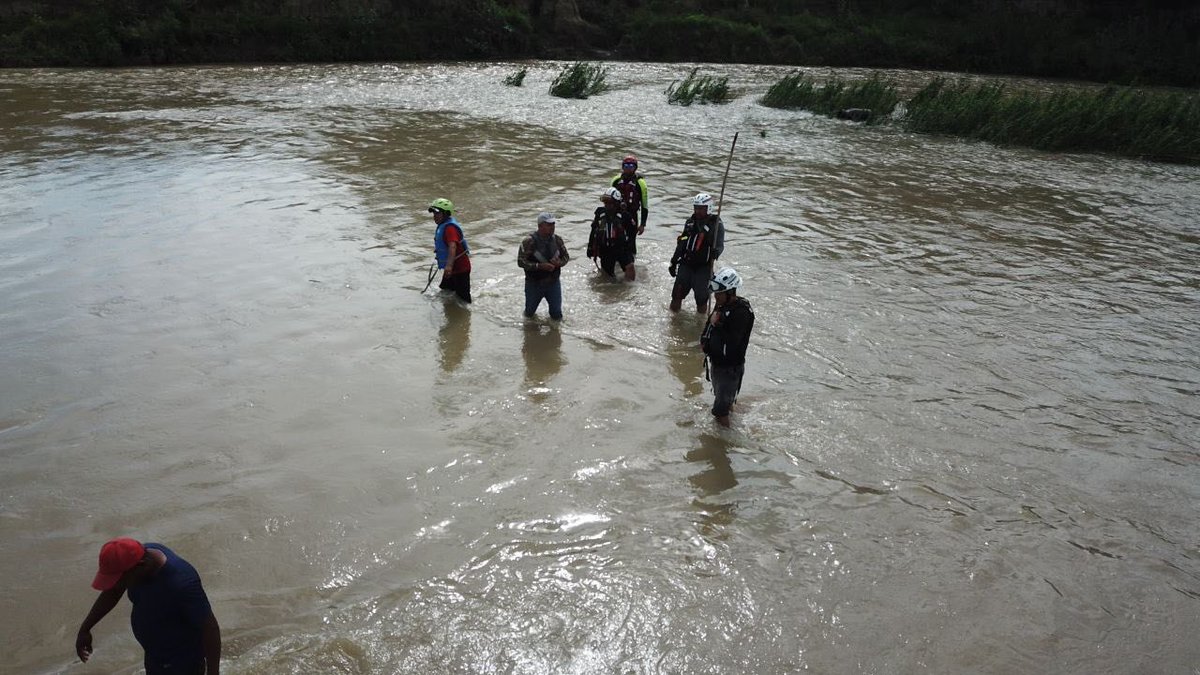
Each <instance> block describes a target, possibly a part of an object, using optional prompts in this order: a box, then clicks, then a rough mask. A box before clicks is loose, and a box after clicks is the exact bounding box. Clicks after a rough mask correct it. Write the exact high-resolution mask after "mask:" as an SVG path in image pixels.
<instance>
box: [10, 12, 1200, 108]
mask: <svg viewBox="0 0 1200 675" xmlns="http://www.w3.org/2000/svg"><path fill="white" fill-rule="evenodd" d="M1078 5H1079V3H1072V2H1067V1H1066V0H1043V1H1041V2H1025V3H1020V4H1017V5H1015V6H1010V5H1007V4H1006V5H1005V6H1004V7H1003V8H1002V9H1000V8H997V7H996V6H995V4H994V3H988V2H983V1H982V0H964V1H963V2H959V3H949V4H947V3H935V2H930V1H923V2H917V1H911V0H910V1H906V2H904V1H902V2H892V3H882V2H874V1H873V0H863V1H849V2H826V1H817V0H814V1H812V2H807V3H781V2H772V1H755V2H752V3H751V2H747V1H745V0H709V1H706V2H682V3H681V2H677V1H668V0H649V1H646V2H640V3H637V4H634V5H631V4H630V3H627V2H624V1H623V0H622V1H618V0H595V1H593V2H588V3H579V2H576V0H551V1H543V2H531V1H530V0H429V1H428V2H426V3H424V4H423V5H422V6H421V7H420V8H417V9H414V8H411V7H409V6H408V5H406V4H404V3H399V2H392V1H388V0H376V1H374V2H371V1H363V0H357V1H355V0H337V1H334V2H325V3H317V2H309V1H307V0H274V1H268V2H253V1H251V0H228V1H226V2H219V3H218V2H184V1H183V0H168V1H166V2H157V1H156V2H152V1H150V0H125V1H124V2H108V3H98V2H97V3H86V4H82V3H65V2H60V1H58V0H43V1H42V2H25V3H20V4H15V5H11V6H9V7H7V8H5V9H3V10H0V66H4V67H32V66H136V65H161V64H195V63H237V62H343V61H410V60H457V59H496V58H539V57H556V58H597V57H601V58H604V59H611V60H623V59H636V60H646V61H707V62H716V63H772V64H784V65H797V66H831V67H868V68H915V69H932V70H951V71H960V72H972V73H989V74H1007V75H1026V76H1035V77H1060V78H1071V79H1080V80H1089V81H1096V82H1111V83H1117V84H1139V85H1170V86H1183V87H1196V86H1200V9H1197V8H1194V7H1191V6H1190V5H1188V6H1186V7H1185V5H1184V3H1179V2H1174V1H1172V0H1155V1H1154V2H1149V3H1146V5H1145V6H1144V7H1141V8H1140V9H1139V10H1138V11H1136V12H1132V13H1131V10H1130V9H1129V8H1127V7H1121V8H1110V7H1108V6H1107V5H1105V6H1096V7H1090V6H1089V7H1080V6H1078ZM797 6H799V9H797Z"/></svg>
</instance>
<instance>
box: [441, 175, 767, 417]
mask: <svg viewBox="0 0 1200 675" xmlns="http://www.w3.org/2000/svg"><path fill="white" fill-rule="evenodd" d="M637 169H638V160H637V157H635V156H633V155H629V156H627V157H625V158H624V159H623V160H622V162H621V173H619V174H618V175H617V176H615V177H614V178H613V179H612V181H611V184H610V185H608V186H606V187H605V188H604V190H603V191H602V192H601V194H600V201H601V205H600V206H599V207H597V208H596V210H595V213H594V214H593V217H592V224H591V231H590V234H589V237H588V244H587V257H588V258H591V259H592V261H593V262H594V263H595V265H596V267H597V269H599V270H600V271H602V272H603V273H604V274H607V275H608V276H610V277H614V278H615V277H617V276H618V268H619V272H620V276H621V277H623V278H624V279H625V280H626V281H634V280H636V279H637V268H636V267H635V265H634V261H635V259H636V257H637V238H638V236H640V235H642V234H644V233H645V231H646V220H647V218H648V217H649V213H650V211H649V199H648V196H647V189H646V180H645V178H643V177H642V175H641V174H639V173H638V171H637ZM715 201H716V200H714V199H713V197H712V195H710V194H708V193H706V192H701V193H699V194H697V195H696V196H695V197H693V198H692V215H691V217H689V218H688V219H687V220H686V221H685V222H684V225H683V231H682V233H681V234H680V235H679V237H678V238H677V239H676V243H675V251H674V253H673V254H672V255H671V261H670V263H669V264H668V266H667V272H668V273H669V274H670V275H671V277H673V278H674V280H675V282H674V284H673V285H672V288H671V304H670V308H671V311H673V312H677V311H679V310H680V309H681V307H682V305H683V301H684V300H685V299H686V298H687V297H688V295H691V296H692V297H693V299H694V300H695V303H696V311H697V312H698V313H700V314H706V313H707V314H708V320H707V321H706V322H705V325H704V329H703V332H702V333H701V335H700V346H701V348H702V349H703V351H704V355H705V375H706V377H708V378H709V379H710V381H711V382H712V384H713V392H714V394H715V400H714V403H713V407H712V414H713V416H714V417H715V418H716V420H717V422H718V423H719V424H721V425H722V426H726V427H727V426H729V413H730V409H731V407H732V405H733V402H734V401H735V400H736V399H737V394H738V391H739V390H740V389H741V383H742V376H743V374H744V372H745V363H746V348H747V347H748V345H749V342H750V333H751V331H752V330H753V329H754V311H753V310H752V308H751V307H750V302H749V301H747V300H746V299H745V298H743V297H740V296H739V295H738V292H739V290H740V288H741V285H742V278H741V276H740V275H739V274H738V273H737V272H736V271H735V270H734V269H733V268H729V267H726V268H722V269H717V268H716V262H717V260H718V259H719V258H720V257H721V254H722V253H724V251H725V224H724V223H723V222H722V221H721V216H720V213H719V211H720V207H719V206H717V208H716V210H715V211H714V203H715ZM429 212H430V213H431V214H433V221H434V223H435V224H436V225H437V229H436V230H435V232H434V254H435V256H436V258H437V267H438V269H440V270H442V281H441V284H440V287H441V288H442V289H443V290H446V291H451V292H453V293H454V294H455V295H457V296H458V298H459V299H460V300H462V301H463V302H465V303H470V302H471V255H470V247H469V246H468V245H467V241H466V236H465V235H464V233H463V230H462V225H460V224H459V223H458V221H457V220H455V218H454V204H453V203H452V202H451V201H450V200H448V199H445V198H438V199H435V200H433V201H432V202H431V203H430V204H429ZM556 224H557V218H556V217H555V215H554V214H553V213H551V212H549V211H543V212H542V213H539V214H538V216H537V229H536V230H535V231H534V232H532V233H531V234H529V235H528V236H526V237H525V238H524V239H522V241H521V245H520V248H519V249H518V250H517V265H518V266H519V267H520V268H521V269H522V270H524V272H525V309H524V315H525V316H526V317H527V318H532V317H533V316H534V314H535V313H536V312H537V308H538V306H539V305H541V302H542V300H545V301H546V304H547V306H548V308H549V311H550V318H551V319H554V320H556V321H558V320H561V319H562V317H563V311H562V283H561V280H560V277H561V274H562V268H563V266H564V265H566V264H567V262H568V261H569V260H570V259H571V256H570V252H569V251H568V250H567V245H566V242H565V241H563V238H562V237H560V236H559V235H558V234H556V233H555V226H556ZM710 296H711V297H712V298H714V299H715V300H716V305H715V308H714V309H713V310H712V311H711V312H709V299H710Z"/></svg>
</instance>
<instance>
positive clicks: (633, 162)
mask: <svg viewBox="0 0 1200 675" xmlns="http://www.w3.org/2000/svg"><path fill="white" fill-rule="evenodd" d="M621 167H622V168H632V169H636V168H637V157H634V156H633V155H626V156H625V159H623V160H621Z"/></svg>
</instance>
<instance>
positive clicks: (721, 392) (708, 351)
mask: <svg viewBox="0 0 1200 675" xmlns="http://www.w3.org/2000/svg"><path fill="white" fill-rule="evenodd" d="M708 285H709V289H710V290H712V291H713V293H714V294H715V300H716V307H715V308H714V309H713V311H712V314H711V315H709V317H708V323H706V324H705V325H704V332H702V333H701V334H700V348H701V349H703V350H704V359H705V366H706V367H705V374H706V375H708V377H709V380H710V381H711V382H712V385H713V395H714V400H713V407H712V414H713V417H715V418H716V419H717V423H718V424H720V425H721V426H723V427H728V426H729V412H730V409H731V408H732V407H733V403H734V401H736V400H737V396H738V392H739V391H740V390H741V388H742V376H743V375H744V374H745V372H746V348H747V347H748V346H749V345H750V332H751V331H753V330H754V310H752V309H751V308H750V301H748V300H746V299H745V298H742V297H739V296H738V289H740V288H741V287H742V277H741V276H740V275H739V274H738V273H737V272H736V271H735V270H734V269H733V268H732V267H726V268H725V269H723V270H720V271H718V272H717V273H716V274H714V275H713V277H712V280H711V281H709V283H708Z"/></svg>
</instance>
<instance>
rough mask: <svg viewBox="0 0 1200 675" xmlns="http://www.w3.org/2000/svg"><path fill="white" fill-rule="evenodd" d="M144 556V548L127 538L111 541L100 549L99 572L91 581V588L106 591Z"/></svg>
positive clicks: (136, 541) (134, 540) (139, 543)
mask: <svg viewBox="0 0 1200 675" xmlns="http://www.w3.org/2000/svg"><path fill="white" fill-rule="evenodd" d="M144 555H146V547H145V546H142V544H141V542H139V541H138V540H136V539H130V538H129V537H120V538H118V539H113V540H112V541H110V542H108V543H107V544H105V545H104V546H102V547H100V570H99V571H97V572H96V578H95V579H92V588H94V589H96V590H98V591H107V590H108V589H110V588H112V587H113V586H116V585H117V582H118V581H120V580H121V575H122V574H125V573H126V572H128V571H129V570H131V569H133V568H134V567H135V566H136V565H137V564H138V563H139V562H141V561H142V556H144Z"/></svg>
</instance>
